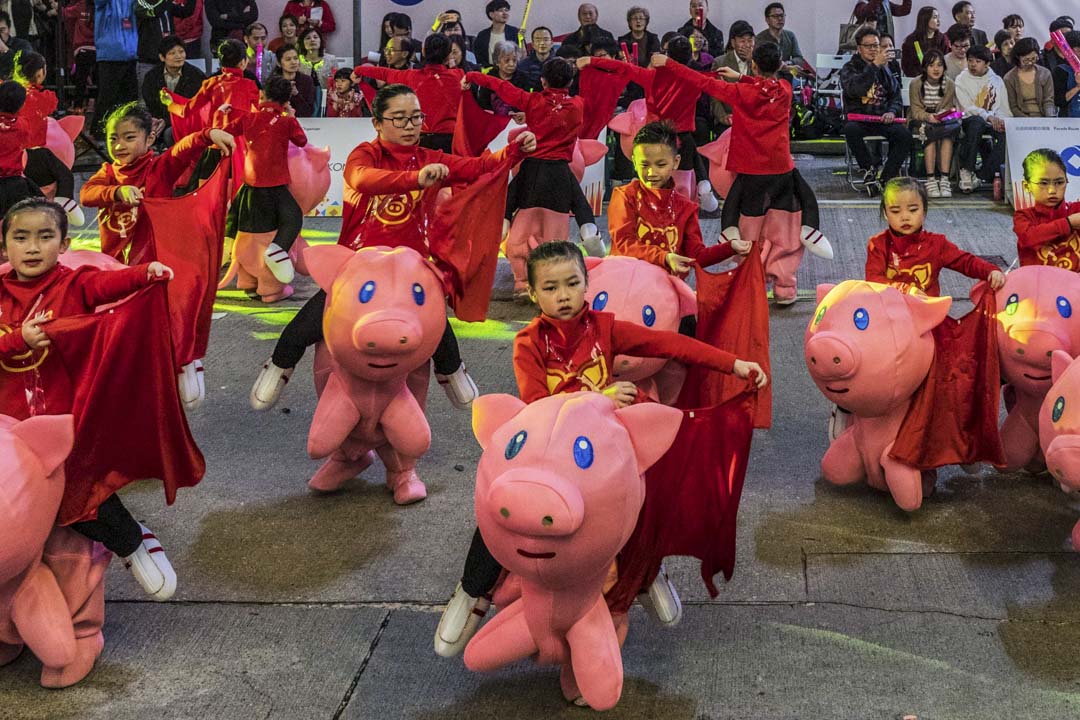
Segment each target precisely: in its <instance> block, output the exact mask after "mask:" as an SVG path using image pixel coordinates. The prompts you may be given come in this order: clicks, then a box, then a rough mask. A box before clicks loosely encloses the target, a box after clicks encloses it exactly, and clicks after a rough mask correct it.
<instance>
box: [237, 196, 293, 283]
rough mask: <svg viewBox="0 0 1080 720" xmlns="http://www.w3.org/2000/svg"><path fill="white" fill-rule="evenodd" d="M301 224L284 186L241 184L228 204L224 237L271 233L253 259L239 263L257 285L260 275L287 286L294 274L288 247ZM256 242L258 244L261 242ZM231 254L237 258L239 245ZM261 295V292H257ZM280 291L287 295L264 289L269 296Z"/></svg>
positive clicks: (291, 199)
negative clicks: (253, 277) (256, 279)
mask: <svg viewBox="0 0 1080 720" xmlns="http://www.w3.org/2000/svg"><path fill="white" fill-rule="evenodd" d="M303 224H304V213H303V211H302V210H301V209H300V205H299V204H297V202H296V199H295V198H294V197H293V195H292V193H291V192H289V188H288V186H287V185H278V186H275V187H258V188H257V187H250V186H248V185H244V186H242V187H241V188H240V190H239V191H238V192H237V193H236V197H235V198H233V202H232V205H230V206H229V214H228V217H227V218H226V221H225V236H226V237H227V238H237V239H238V233H246V234H248V235H250V236H252V237H260V238H262V237H263V236H265V235H267V234H268V233H273V237H272V239H270V240H269V242H268V243H267V245H266V246H265V248H260V249H261V251H260V252H259V253H256V255H255V257H254V259H253V260H252V259H250V258H249V259H248V262H246V263H241V264H242V265H244V269H245V270H247V272H248V273H249V274H251V275H253V276H255V277H256V278H259V285H260V286H261V285H262V276H263V275H269V276H270V278H267V280H270V279H273V280H276V281H277V283H279V284H280V285H288V284H289V283H290V282H292V279H293V276H294V275H295V269H294V268H293V264H292V260H291V259H290V257H289V248H291V247H292V244H293V243H294V242H295V241H296V238H297V236H298V235H299V234H300V230H301V229H302V228H303ZM249 239H250V238H249ZM257 244H258V245H260V246H261V243H257ZM233 253H234V257H236V258H237V259H238V260H239V259H240V252H239V248H235V249H234V251H233ZM263 289H264V288H261V287H260V288H259V290H263ZM262 294H263V293H262V292H260V295H262ZM279 294H280V295H281V296H282V297H287V296H288V294H286V293H282V292H281V291H280V290H278V292H277V293H275V292H271V290H270V289H269V288H266V293H265V295H266V296H268V297H269V296H273V295H279ZM276 299H281V297H277V298H276Z"/></svg>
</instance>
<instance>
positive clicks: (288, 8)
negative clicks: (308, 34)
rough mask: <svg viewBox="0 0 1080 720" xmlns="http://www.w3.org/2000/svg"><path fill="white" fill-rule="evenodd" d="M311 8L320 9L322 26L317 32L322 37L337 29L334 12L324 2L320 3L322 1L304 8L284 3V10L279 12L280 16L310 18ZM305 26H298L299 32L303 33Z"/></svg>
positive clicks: (303, 6)
mask: <svg viewBox="0 0 1080 720" xmlns="http://www.w3.org/2000/svg"><path fill="white" fill-rule="evenodd" d="M313 7H321V8H322V24H320V25H319V26H318V27H319V31H320V32H321V33H322V34H323V35H326V34H327V33H332V32H334V30H335V28H337V24H336V23H335V22H334V12H333V10H331V9H330V6H329V5H328V4H326V3H325V2H322V0H314V2H313V3H312V4H311V5H310V6H306V5H304V4H303V3H300V2H287V3H285V9H284V10H282V11H281V14H282V15H292V16H293V17H296V18H300V17H304V18H310V17H311V9H312V8H313ZM305 25H306V24H305ZM305 25H301V26H300V32H304V27H305Z"/></svg>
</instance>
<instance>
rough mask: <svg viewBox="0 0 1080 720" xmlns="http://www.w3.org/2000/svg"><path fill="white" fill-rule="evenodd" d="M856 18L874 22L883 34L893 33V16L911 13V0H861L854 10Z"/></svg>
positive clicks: (862, 21)
mask: <svg viewBox="0 0 1080 720" xmlns="http://www.w3.org/2000/svg"><path fill="white" fill-rule="evenodd" d="M852 14H853V15H854V16H855V19H856V20H857V21H859V22H860V23H867V22H872V23H874V25H875V27H876V28H877V31H878V37H880V36H881V35H892V34H893V32H894V30H893V18H894V17H905V16H907V15H910V14H911V0H903V2H890V0H859V2H858V3H857V4H856V5H855V9H854V10H852Z"/></svg>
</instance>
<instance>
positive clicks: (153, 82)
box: [141, 35, 206, 145]
mask: <svg viewBox="0 0 1080 720" xmlns="http://www.w3.org/2000/svg"><path fill="white" fill-rule="evenodd" d="M158 59H159V60H161V64H159V65H157V66H155V67H153V68H151V70H150V72H148V73H146V77H144V78H143V84H142V89H141V95H142V100H143V104H145V105H146V109H147V110H149V111H150V114H151V115H153V116H154V117H156V118H158V119H159V120H162V121H164V122H165V128H166V129H165V133H164V134H163V135H162V137H163V139H164V141H165V145H172V144H173V141H174V138H173V137H172V113H170V112H169V108H168V107H166V106H165V105H164V104H163V103H162V102H161V89H162V88H167V89H168V90H169V91H170V92H174V93H176V94H177V95H180V96H182V97H185V98H192V97H195V93H197V92H199V87H201V86H202V81H203V80H205V79H206V76H205V75H203V74H202V72H200V71H199V69H198V68H196V67H195V66H194V65H191V64H189V63H188V62H187V51H186V50H185V49H184V41H183V40H181V39H180V38H179V37H178V36H176V35H166V36H165V37H163V38H162V39H161V45H160V46H159V48H158Z"/></svg>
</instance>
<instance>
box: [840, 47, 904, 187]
mask: <svg viewBox="0 0 1080 720" xmlns="http://www.w3.org/2000/svg"><path fill="white" fill-rule="evenodd" d="M855 42H856V44H857V46H858V51H859V52H858V54H857V55H855V56H853V57H852V58H851V60H849V61H848V62H847V64H846V65H844V67H842V68H841V69H840V86H841V88H842V89H843V93H844V112H846V113H848V114H851V113H858V114H862V115H875V116H878V117H880V118H881V121H880V122H858V121H852V120H848V121H847V122H845V123H844V137H845V138H846V139H847V144H848V147H849V148H851V152H852V154H853V155H854V156H855V159H856V160H857V161H858V163H859V167H860V168H862V170H863V173H864V181H865V182H866V183H867V188H868V190H871V191H872V190H873V189H874V185H876V183H877V182H878V181H879V178H878V173H877V169H876V168H875V162H874V160H873V159H872V157H871V154H870V149H869V148H868V147H867V145H866V136H867V135H882V136H884V137H885V139H886V140H888V142H889V157H888V158H887V159H886V160H885V167H884V168H882V170H881V176H880V182H881V183H885V182H887V181H889V180H891V179H892V178H894V177H896V176H897V175H899V174H900V167H901V166H902V165H903V164H904V159H905V158H906V157H907V156H908V153H909V152H910V151H911V133H910V132H909V131H908V129H907V128H906V127H905V126H904V125H902V124H899V123H896V122H893V121H894V120H896V118H897V117H900V116H901V115H902V111H903V102H902V100H901V98H900V82H899V80H898V79H897V77H896V76H895V75H893V74H892V73H891V72H889V69H888V64H889V58H888V56H887V55H886V54H885V53H884V52H882V50H881V36H880V35H879V34H878V31H877V29H876V28H874V27H872V26H867V27H864V28H862V29H860V30H859V32H858V33H857V34H856V35H855Z"/></svg>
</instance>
